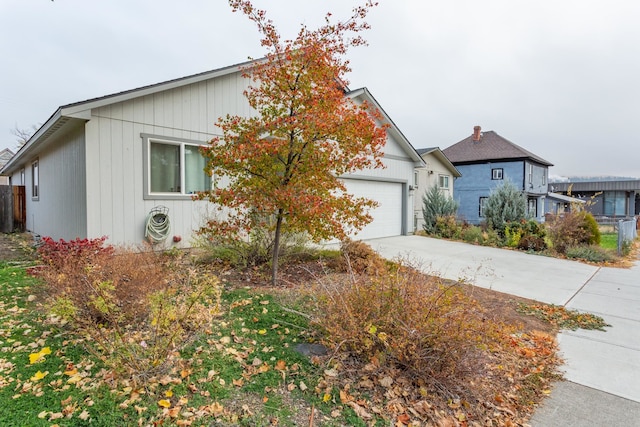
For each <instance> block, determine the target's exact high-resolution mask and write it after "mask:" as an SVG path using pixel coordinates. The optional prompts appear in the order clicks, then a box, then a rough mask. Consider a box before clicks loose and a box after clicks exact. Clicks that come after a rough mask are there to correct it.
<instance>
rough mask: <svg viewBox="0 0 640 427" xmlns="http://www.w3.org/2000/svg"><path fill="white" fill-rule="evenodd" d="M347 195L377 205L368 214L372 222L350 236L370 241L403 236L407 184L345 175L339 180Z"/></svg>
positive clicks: (405, 221) (393, 180)
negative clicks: (343, 185) (365, 199)
mask: <svg viewBox="0 0 640 427" xmlns="http://www.w3.org/2000/svg"><path fill="white" fill-rule="evenodd" d="M341 179H342V180H343V182H344V184H345V186H346V187H347V192H348V193H349V194H352V195H354V196H356V197H365V198H368V199H372V200H375V201H377V202H378V204H379V206H378V207H376V208H375V209H373V210H372V211H371V212H370V213H371V214H372V216H373V221H372V222H371V223H369V224H368V225H367V226H366V227H364V228H363V229H362V230H360V232H358V233H357V234H355V235H354V236H353V237H354V238H356V239H374V238H378V237H389V236H398V235H406V234H407V198H408V196H407V184H408V183H407V181H404V180H400V179H393V178H391V179H385V178H380V177H371V176H361V175H349V176H343V177H341Z"/></svg>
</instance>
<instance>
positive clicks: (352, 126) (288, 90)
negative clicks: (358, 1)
mask: <svg viewBox="0 0 640 427" xmlns="http://www.w3.org/2000/svg"><path fill="white" fill-rule="evenodd" d="M229 4H230V6H231V7H232V9H233V11H234V12H237V11H240V12H242V13H243V14H244V15H246V16H247V17H248V18H249V19H250V20H251V21H253V22H254V23H255V24H256V25H257V27H258V30H259V32H260V34H261V36H262V40H261V43H262V46H264V47H265V48H266V50H267V54H266V56H265V58H263V59H260V60H257V61H253V62H251V63H250V64H249V65H247V66H246V67H245V68H244V69H243V76H244V77H246V78H250V79H251V81H252V83H251V85H250V86H249V88H248V90H246V91H245V92H244V95H245V96H246V98H247V100H248V102H249V104H250V105H251V107H252V108H253V109H254V110H255V112H256V115H255V116H252V117H241V116H227V117H223V118H220V119H219V120H218V123H217V124H218V126H219V127H220V129H221V130H222V136H220V137H216V138H213V140H211V142H210V144H209V146H207V147H205V148H204V149H203V151H202V152H203V155H204V156H205V158H206V159H207V170H208V172H210V173H212V174H214V176H221V175H223V176H226V177H227V178H228V180H229V182H228V184H227V185H225V186H224V187H223V188H216V189H214V190H212V191H210V192H208V193H203V194H201V195H200V198H203V199H208V200H209V201H211V202H213V203H214V204H215V205H217V206H218V207H219V208H220V209H226V218H225V219H224V220H219V219H218V220H212V221H209V222H208V224H207V226H206V227H205V229H206V230H207V231H208V232H209V233H211V232H213V233H224V234H226V235H228V234H229V233H233V234H235V235H236V236H238V235H241V234H242V233H247V232H250V231H251V230H252V229H254V228H256V227H268V228H270V230H271V231H273V232H274V236H275V237H274V241H273V244H272V282H273V283H274V284H275V282H276V278H277V273H278V256H279V250H280V238H281V235H282V233H283V232H287V233H300V232H304V233H308V235H309V236H310V237H311V238H312V239H313V240H315V241H320V240H323V239H331V238H340V239H341V238H344V237H346V235H347V233H348V230H350V229H351V230H359V229H361V228H362V227H364V225H366V224H367V223H369V222H370V221H371V220H372V217H371V216H370V215H369V213H368V211H369V210H370V209H371V208H373V207H375V206H376V203H375V202H374V201H372V200H368V199H365V198H357V197H354V196H352V195H349V194H347V192H346V188H345V186H344V183H343V182H342V181H341V180H340V179H339V177H340V176H342V175H345V174H349V173H353V172H356V171H359V170H362V169H368V168H381V167H383V165H382V162H381V158H382V155H383V151H382V150H383V147H384V144H385V142H386V126H385V125H381V124H379V123H381V120H382V116H381V114H380V112H379V111H378V110H376V109H375V108H373V107H372V106H371V105H369V104H367V103H366V102H364V103H360V104H358V103H356V102H354V101H353V100H352V99H351V98H349V96H348V93H347V82H346V80H345V75H346V74H347V73H348V72H349V71H350V68H349V61H348V60H345V59H344V56H345V54H346V52H347V50H348V49H349V48H350V47H355V46H361V45H364V44H366V42H365V41H364V39H363V38H362V37H361V36H360V33H361V32H362V31H364V30H366V29H368V28H369V26H368V24H367V23H366V22H364V19H365V17H366V15H367V13H368V12H369V10H370V9H371V8H372V7H374V6H375V4H374V3H372V2H368V3H366V4H365V5H364V6H361V7H357V8H355V9H354V10H353V15H352V16H351V18H350V19H348V20H347V21H344V22H338V23H331V14H330V13H329V14H327V15H326V17H325V23H324V25H323V26H321V27H320V28H318V29H316V30H309V29H308V28H307V27H306V26H304V25H302V27H301V29H300V31H299V32H298V34H297V37H296V38H295V39H294V40H284V41H283V40H282V39H281V37H280V34H279V33H278V31H277V30H276V28H275V26H274V24H273V22H272V21H271V20H270V19H267V17H266V12H265V11H264V10H259V9H256V8H255V7H254V6H253V5H252V4H251V2H250V1H248V0H230V1H229Z"/></svg>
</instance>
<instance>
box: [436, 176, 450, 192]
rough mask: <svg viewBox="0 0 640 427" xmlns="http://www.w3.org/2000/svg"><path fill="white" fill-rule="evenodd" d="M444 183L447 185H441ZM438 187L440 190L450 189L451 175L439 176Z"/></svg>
mask: <svg viewBox="0 0 640 427" xmlns="http://www.w3.org/2000/svg"><path fill="white" fill-rule="evenodd" d="M442 181H446V184H447V185H441V182H442ZM438 187H440V188H446V189H448V188H449V175H442V174H441V175H438Z"/></svg>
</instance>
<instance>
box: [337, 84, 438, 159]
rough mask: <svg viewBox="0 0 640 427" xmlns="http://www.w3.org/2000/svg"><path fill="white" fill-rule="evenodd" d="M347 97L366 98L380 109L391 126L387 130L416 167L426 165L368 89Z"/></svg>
mask: <svg viewBox="0 0 640 427" xmlns="http://www.w3.org/2000/svg"><path fill="white" fill-rule="evenodd" d="M346 96H348V97H349V98H358V97H364V98H366V100H367V101H368V102H370V103H372V104H373V105H374V106H375V107H376V108H377V109H378V111H380V113H381V114H382V116H383V118H384V120H385V121H386V122H387V123H388V124H389V128H388V129H387V131H388V132H389V133H391V134H392V135H393V137H394V138H395V139H396V140H397V141H398V142H399V143H400V145H402V146H403V148H404V150H405V152H406V153H407V154H408V155H409V158H410V159H411V160H413V161H414V162H415V163H417V164H416V166H424V165H425V163H424V159H423V158H422V156H420V154H418V152H417V151H416V149H415V148H414V147H413V145H412V144H411V142H409V140H408V139H407V137H406V136H404V134H403V133H402V131H400V129H399V128H398V126H396V124H395V123H394V122H393V120H391V117H389V115H388V114H387V112H386V111H384V109H383V108H382V107H381V106H380V104H379V103H378V101H377V100H376V99H375V98H374V97H373V95H372V94H371V92H369V90H368V89H367V88H366V87H362V88H360V89H355V90H352V91H350V92H348V93H346Z"/></svg>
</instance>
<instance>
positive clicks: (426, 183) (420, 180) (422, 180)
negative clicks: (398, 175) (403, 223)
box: [413, 147, 462, 230]
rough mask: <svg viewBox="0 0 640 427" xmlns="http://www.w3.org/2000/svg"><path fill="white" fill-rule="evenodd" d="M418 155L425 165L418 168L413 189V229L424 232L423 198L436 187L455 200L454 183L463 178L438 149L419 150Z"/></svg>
mask: <svg viewBox="0 0 640 427" xmlns="http://www.w3.org/2000/svg"><path fill="white" fill-rule="evenodd" d="M418 154H420V156H421V157H422V160H424V163H425V165H424V166H423V167H420V168H416V172H415V179H414V184H413V188H414V190H415V196H414V198H413V202H414V213H413V227H414V230H422V226H423V225H424V218H423V216H422V196H424V194H425V193H426V192H427V191H428V190H429V188H431V187H432V186H434V185H437V186H438V188H439V189H440V191H441V192H442V193H443V194H446V195H447V196H448V197H452V198H453V181H454V180H455V179H456V178H459V177H461V176H462V174H461V173H460V171H459V170H458V169H456V167H455V166H454V165H453V164H452V163H451V161H449V159H448V158H447V156H445V155H444V153H443V152H442V150H441V149H440V148H438V147H430V148H418Z"/></svg>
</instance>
